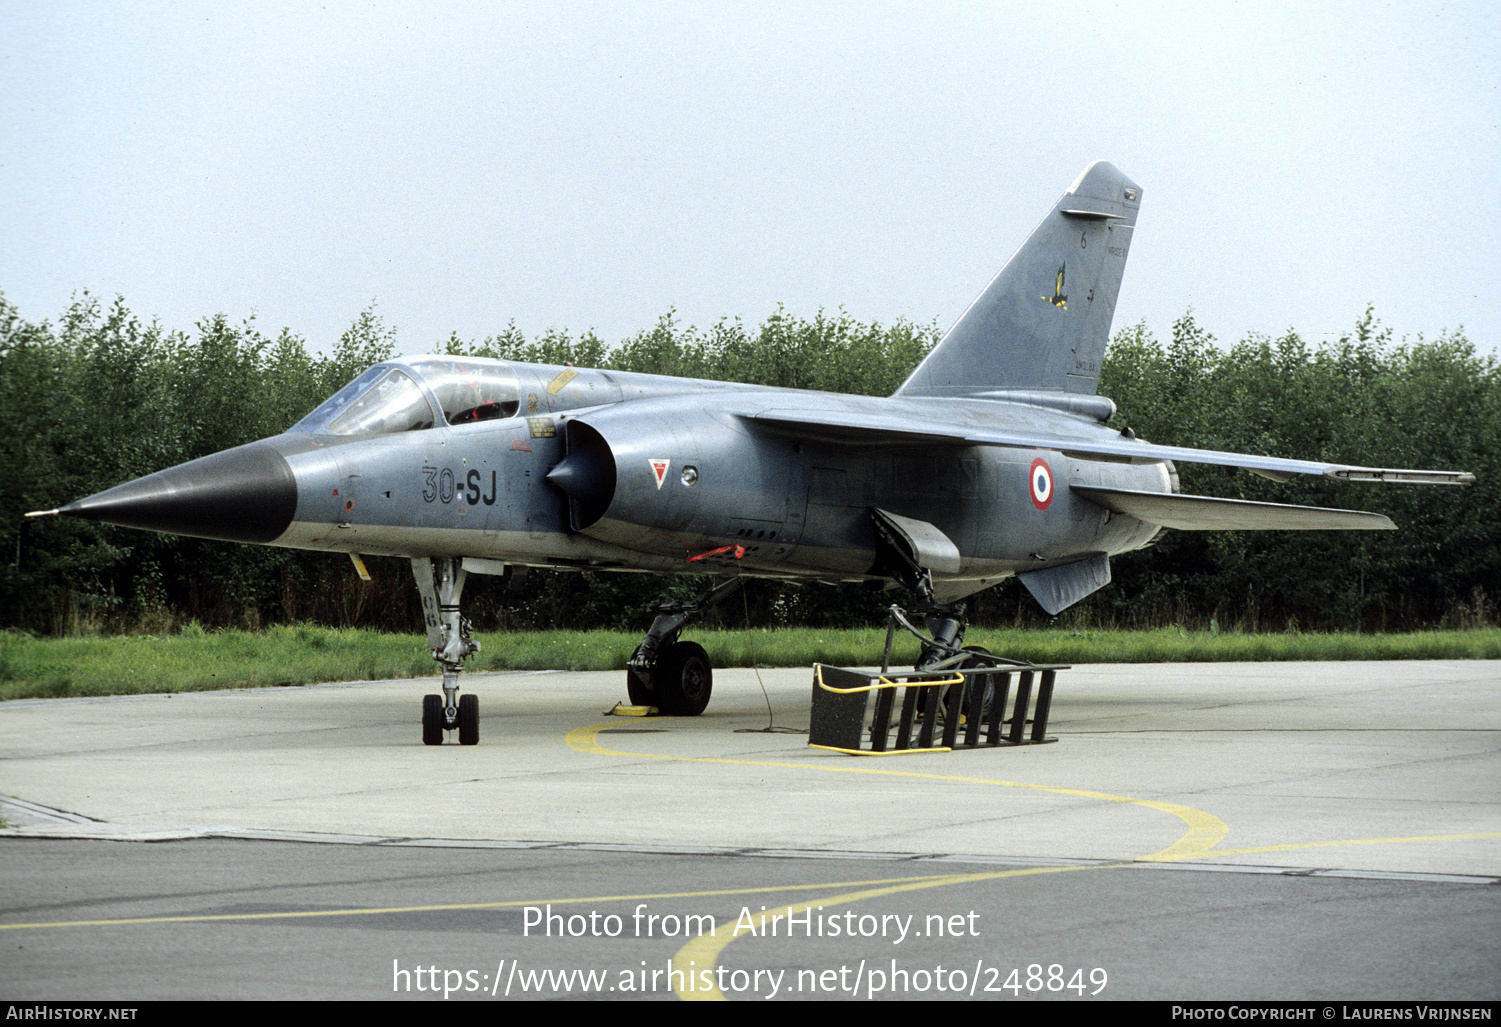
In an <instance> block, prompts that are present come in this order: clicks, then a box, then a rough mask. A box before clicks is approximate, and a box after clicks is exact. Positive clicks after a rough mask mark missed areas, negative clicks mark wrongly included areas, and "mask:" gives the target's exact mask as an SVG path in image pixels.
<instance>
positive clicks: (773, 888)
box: [0, 874, 953, 931]
mask: <svg viewBox="0 0 1501 1027" xmlns="http://www.w3.org/2000/svg"><path fill="white" fill-rule="evenodd" d="M952 876H953V875H952V874H923V875H921V876H917V877H889V878H886V879H884V880H873V881H837V882H833V883H828V882H819V883H817V884H777V885H764V886H762V887H758V888H715V889H713V890H710V891H680V892H653V893H651V894H647V895H593V896H583V897H572V898H560V899H515V900H510V901H506V902H454V903H444V904H442V905H430V906H386V907H381V908H375V909H372V908H370V907H368V906H366V907H356V908H351V909H304V910H287V911H284V912H280V913H206V914H196V915H183V916H139V917H118V918H115V919H113V920H57V921H53V922H51V923H24V924H0V931H18V930H28V929H35V928H40V927H118V926H124V925H126V924H194V923H215V922H223V921H233V920H298V919H307V918H311V917H323V916H374V915H376V914H380V913H439V912H446V911H452V910H474V909H508V908H516V907H519V906H546V905H554V906H567V905H575V906H576V905H582V904H583V903H596V904H597V903H605V902H650V901H652V900H654V899H701V898H721V897H723V896H726V895H764V894H767V893H770V892H787V891H807V890H808V889H810V888H864V887H872V886H875V887H880V886H886V885H906V884H912V883H918V884H921V883H922V882H924V881H936V880H939V879H942V880H948V879H949V878H950V877H952Z"/></svg>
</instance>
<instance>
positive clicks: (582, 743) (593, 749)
mask: <svg viewBox="0 0 1501 1027" xmlns="http://www.w3.org/2000/svg"><path fill="white" fill-rule="evenodd" d="M613 726H614V725H612V724H609V723H604V724H591V725H589V726H588V727H578V728H574V729H573V730H572V731H570V732H568V734H567V736H566V737H565V739H564V741H566V742H567V743H568V746H569V748H571V749H574V750H576V751H578V752H585V753H590V754H592V755H595V756H624V757H627V758H632V759H653V760H676V761H679V762H683V763H728V764H734V765H738V766H745V767H785V768H788V769H792V770H813V771H825V772H828V773H832V774H875V775H877V776H883V777H907V778H919V779H921V780H926V781H959V782H962V783H966V784H981V785H996V786H998V787H1002V788H1028V789H1031V790H1033V791H1039V792H1051V793H1052V794H1054V795H1069V796H1073V797H1074V798H1078V799H1095V800H1098V801H1102V802H1122V803H1129V804H1131V805H1134V806H1145V807H1146V808H1148V809H1155V810H1160V811H1161V812H1163V813H1170V814H1172V815H1173V816H1175V817H1177V818H1178V819H1179V820H1181V821H1183V822H1184V824H1186V825H1187V826H1188V831H1187V832H1186V833H1185V834H1184V835H1183V836H1182V837H1181V838H1179V839H1178V840H1177V841H1176V842H1174V843H1173V844H1172V845H1170V846H1168V847H1167V848H1166V849H1163V850H1162V851H1161V852H1156V853H1153V854H1152V855H1150V856H1143V857H1141V858H1142V859H1146V860H1168V859H1186V858H1189V857H1190V856H1192V855H1193V854H1197V853H1202V852H1204V851H1206V850H1208V849H1209V848H1211V847H1212V846H1213V845H1215V843H1217V842H1218V841H1219V840H1220V839H1221V838H1223V837H1225V835H1227V834H1229V833H1230V828H1229V826H1227V825H1226V824H1225V822H1224V821H1223V820H1221V819H1220V818H1219V817H1217V816H1215V815H1214V814H1212V813H1205V812H1204V811H1203V810H1198V809H1194V808H1193V807H1191V806H1180V805H1178V804H1177V803H1172V802H1156V801H1154V800H1152V799H1133V798H1131V797H1130V796H1127V795H1111V794H1109V793H1108V792H1091V791H1085V790H1083V789H1079V788H1060V787H1058V786H1056V785H1039V784H1028V783H1026V782H1024V781H1003V780H998V779H995V778H988V777H966V776H963V775H961V774H926V773H923V772H921V771H915V770H888V769H884V768H881V767H872V766H866V765H862V766H849V765H847V764H845V763H844V762H843V761H841V762H840V763H838V764H835V763H828V764H823V763H786V762H779V761H775V760H745V759H731V758H729V757H721V756H672V755H662V754H658V753H649V752H624V751H622V750H619V749H606V748H605V747H604V746H602V745H600V744H599V733H600V732H601V731H604V730H607V729H608V728H610V727H613Z"/></svg>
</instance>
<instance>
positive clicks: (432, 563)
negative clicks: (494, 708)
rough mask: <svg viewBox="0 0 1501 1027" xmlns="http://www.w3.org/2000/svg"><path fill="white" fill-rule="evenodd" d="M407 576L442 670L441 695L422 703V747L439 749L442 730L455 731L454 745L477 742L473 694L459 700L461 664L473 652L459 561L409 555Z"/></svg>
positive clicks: (476, 646)
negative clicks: (409, 573) (411, 578)
mask: <svg viewBox="0 0 1501 1027" xmlns="http://www.w3.org/2000/svg"><path fill="white" fill-rule="evenodd" d="M412 575H413V576H414V577H415V578H416V579H417V591H418V593H419V594H420V595H421V596H422V619H423V621H424V622H425V623H426V625H427V642H428V645H429V646H430V647H431V648H432V652H433V659H435V660H437V661H438V663H439V664H440V665H441V666H442V667H443V694H442V695H427V696H424V697H423V699H422V744H424V745H442V744H443V732H445V731H454V730H457V731H458V733H459V744H460V745H475V744H476V743H478V742H479V696H476V695H466V696H463V697H462V698H460V696H459V672H460V671H462V670H463V669H464V665H463V660H464V658H465V657H467V656H472V655H474V654H475V653H477V652H479V643H478V642H476V641H475V640H474V639H472V638H470V637H469V621H468V620H467V619H465V618H464V616H463V615H462V614H460V613H459V598H460V597H461V596H462V595H463V593H464V577H465V572H464V561H463V560H462V559H461V558H460V557H456V556H454V557H439V558H437V559H429V558H428V557H425V556H424V557H414V558H413V559H412Z"/></svg>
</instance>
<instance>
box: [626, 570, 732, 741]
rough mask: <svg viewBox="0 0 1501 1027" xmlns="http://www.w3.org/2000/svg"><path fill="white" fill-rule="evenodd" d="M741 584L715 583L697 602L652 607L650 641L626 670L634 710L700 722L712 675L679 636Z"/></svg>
mask: <svg viewBox="0 0 1501 1027" xmlns="http://www.w3.org/2000/svg"><path fill="white" fill-rule="evenodd" d="M740 584H741V582H740V579H739V578H738V577H735V578H715V579H714V581H713V583H712V584H711V585H710V586H709V590H708V591H707V592H705V593H704V594H703V595H701V596H699V597H698V598H697V599H687V600H682V599H679V600H673V601H670V602H664V603H658V604H657V605H656V606H654V607H652V613H654V614H655V615H656V617H655V619H653V621H652V625H651V630H649V631H647V633H646V638H645V639H644V640H643V641H642V643H641V644H640V645H639V646H637V647H636V651H635V653H634V654H632V656H631V660H630V663H628V664H626V669H625V688H626V693H627V694H628V695H629V696H630V698H631V704H632V705H633V706H655V707H656V708H657V709H658V710H660V711H661V712H662V713H665V714H667V715H668V716H673V717H696V716H698V715H699V714H700V713H702V712H704V710H705V709H706V708H708V705H709V695H710V693H711V692H712V691H713V688H714V669H713V667H712V666H711V665H710V664H709V656H708V654H707V653H705V652H704V647H703V646H701V645H699V644H698V643H697V642H679V641H678V632H680V631H682V630H683V627H684V625H686V624H687V623H688V622H689V621H691V620H694V619H695V618H697V617H699V616H701V615H702V614H703V612H704V611H705V610H708V609H710V608H711V607H714V606H717V605H719V604H720V603H722V602H724V601H725V600H726V599H728V598H729V597H730V596H732V595H734V594H735V593H736V592H737V591H739V590H740Z"/></svg>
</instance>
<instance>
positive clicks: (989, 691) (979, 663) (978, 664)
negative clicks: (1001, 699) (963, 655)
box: [959, 645, 995, 723]
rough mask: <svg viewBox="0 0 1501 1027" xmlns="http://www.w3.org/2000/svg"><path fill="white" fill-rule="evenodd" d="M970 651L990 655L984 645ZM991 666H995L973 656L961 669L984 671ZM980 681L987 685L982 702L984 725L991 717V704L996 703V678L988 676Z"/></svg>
mask: <svg viewBox="0 0 1501 1027" xmlns="http://www.w3.org/2000/svg"><path fill="white" fill-rule="evenodd" d="M970 650H971V651H972V652H976V653H984V654H985V655H986V656H989V655H990V650H989V649H986V648H985V647H984V646H982V645H976V646H971V647H970ZM990 666H993V664H992V663H991V662H990V661H989V660H985V659H981V658H979V657H976V656H971V657H970V658H969V659H967V660H965V661H964V662H963V663H961V664H959V669H960V670H982V669H984V668H986V667H990ZM980 681H982V682H984V684H985V697H984V698H983V699H981V700H980V720H981V722H982V723H983V722H985V721H986V720H988V719H989V717H990V704H991V703H993V702H995V677H994V675H991V674H986V675H984V676H983V677H981V678H980Z"/></svg>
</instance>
